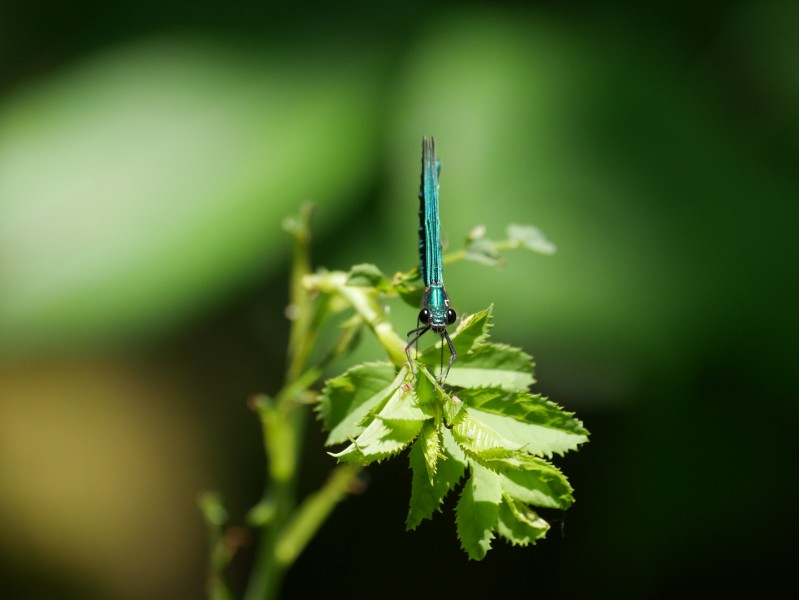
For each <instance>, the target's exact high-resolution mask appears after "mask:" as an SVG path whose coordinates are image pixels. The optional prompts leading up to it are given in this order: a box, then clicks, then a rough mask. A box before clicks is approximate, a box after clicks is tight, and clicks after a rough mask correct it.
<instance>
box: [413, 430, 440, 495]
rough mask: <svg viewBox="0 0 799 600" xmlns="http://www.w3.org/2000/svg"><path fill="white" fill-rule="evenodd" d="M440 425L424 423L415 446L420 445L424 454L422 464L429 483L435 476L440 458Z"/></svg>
mask: <svg viewBox="0 0 799 600" xmlns="http://www.w3.org/2000/svg"><path fill="white" fill-rule="evenodd" d="M439 425H440V423H435V422H433V421H425V422H424V425H422V431H421V433H420V434H419V441H418V442H417V443H416V444H415V445H417V446H418V445H421V447H422V453H423V454H424V463H425V467H427V476H428V477H429V478H430V481H431V482H432V481H433V478H434V477H435V475H436V470H437V467H438V462H439V458H440V457H441V432H440V429H439Z"/></svg>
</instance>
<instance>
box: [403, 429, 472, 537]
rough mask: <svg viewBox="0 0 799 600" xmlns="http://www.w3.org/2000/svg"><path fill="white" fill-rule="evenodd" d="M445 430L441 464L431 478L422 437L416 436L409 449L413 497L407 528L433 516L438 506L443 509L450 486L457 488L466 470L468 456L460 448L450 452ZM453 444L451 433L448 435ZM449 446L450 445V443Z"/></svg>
mask: <svg viewBox="0 0 799 600" xmlns="http://www.w3.org/2000/svg"><path fill="white" fill-rule="evenodd" d="M448 433H449V432H448V431H446V430H444V431H443V434H444V435H443V437H444V445H445V448H444V449H443V451H442V456H441V459H440V460H439V461H438V468H437V469H436V473H435V476H434V477H433V479H432V481H431V480H430V477H429V471H428V468H427V464H426V459H425V456H424V449H423V447H422V446H423V443H422V440H421V439H420V440H417V442H416V443H415V444H414V445H413V447H412V448H411V451H410V463H411V469H412V470H413V479H412V482H411V501H410V506H409V508H408V519H407V521H406V527H407V529H409V530H410V529H416V527H418V525H419V523H421V522H422V521H423V520H425V519H430V518H431V517H432V516H433V513H434V512H435V511H436V510H441V504H442V503H443V501H444V498H445V497H446V495H447V494H448V493H449V491H450V490H452V489H454V488H455V486H456V485H458V482H459V481H460V479H461V477H462V476H463V472H464V471H465V470H466V459H465V457H464V456H463V453H462V452H461V451H460V449H457V446H456V450H455V452H454V453H453V452H451V451H450V450H449V449H448V448H447V447H446V446H448V444H447V434H448ZM449 439H450V442H451V446H455V444H454V442H452V436H449ZM451 446H450V447H451Z"/></svg>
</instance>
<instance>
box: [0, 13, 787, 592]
mask: <svg viewBox="0 0 799 600" xmlns="http://www.w3.org/2000/svg"><path fill="white" fill-rule="evenodd" d="M796 31H799V5H797V4H796V3H795V2H788V1H784V2H779V1H772V0H768V1H764V2H742V1H731V2H722V1H715V2H714V1H710V2H703V3H694V2H687V1H678V2H676V3H670V4H669V5H668V6H666V5H658V6H657V7H649V6H648V5H647V7H644V6H642V5H639V3H635V2H631V1H630V2H613V3H603V4H602V5H595V4H594V3H590V2H581V1H574V2H566V3H555V2H545V1H539V2H532V3H528V4H522V3H513V2H495V3H479V2H466V3H463V2H461V3H455V2H450V3H437V4H435V5H433V4H431V3H426V2H415V1H406V2H403V3H393V4H386V5H379V4H375V3H367V2H339V3H335V4H332V5H328V4H321V3H320V4H318V5H307V6H296V5H292V4H290V3H280V4H276V5H275V6H269V5H267V4H260V5H251V4H249V3H243V2H229V3H226V4H224V5H219V6H217V5H215V4H213V3H197V2H185V1H179V0H163V1H162V2H159V3H156V4H152V5H146V4H142V3H138V2H131V1H129V0H123V1H121V2H116V3H112V4H108V3H99V2H92V1H80V0H79V1H77V2H71V3H66V4H65V3H56V2H47V1H44V2H27V3H23V2H19V1H11V2H6V3H4V4H3V5H2V6H0V524H1V525H2V526H0V596H2V597H3V598H33V597H48V598H83V599H85V598H89V599H91V598H114V599H117V598H119V599H123V600H127V599H130V600H136V599H145V598H146V599H161V598H163V599H173V598H198V597H201V595H202V593H203V592H202V589H203V582H204V576H205V575H204V574H205V552H206V548H205V530H204V527H203V524H202V522H201V518H200V515H199V511H198V510H197V508H196V496H197V493H198V492H199V491H200V490H203V489H218V490H220V491H222V492H223V494H224V495H225V497H226V498H227V499H228V502H229V505H230V508H231V511H232V513H233V515H234V518H235V519H236V520H238V521H241V519H242V518H243V514H244V512H245V511H246V509H247V508H248V507H249V506H251V505H252V504H254V503H255V502H256V501H257V499H258V497H259V495H260V492H261V485H262V477H261V471H262V469H263V464H262V458H261V449H260V448H261V446H260V438H259V435H260V432H259V428H258V424H257V422H256V419H255V417H254V415H253V414H252V413H250V412H249V411H248V410H247V408H246V404H245V402H246V399H247V397H249V396H250V395H251V394H253V393H255V392H261V391H263V392H267V393H269V392H274V391H275V390H277V389H278V388H279V386H280V381H281V373H282V369H283V366H284V364H283V361H284V358H283V356H284V352H285V343H286V333H287V324H286V321H285V318H284V306H285V304H286V298H287V292H286V280H287V275H288V266H287V259H288V249H289V241H288V238H287V236H286V235H284V234H283V233H282V231H281V226H280V224H281V221H282V219H283V218H284V217H285V216H286V215H290V214H293V213H295V212H296V211H297V209H298V207H299V206H300V204H301V203H303V202H305V201H313V202H314V203H316V204H317V206H318V210H317V212H316V217H315V223H314V227H315V240H314V248H313V250H314V254H315V256H316V258H317V263H318V264H319V265H320V266H325V267H327V268H330V269H346V268H348V267H349V266H350V265H351V264H353V263H357V262H373V263H376V264H377V265H379V266H380V267H381V268H382V269H383V270H384V271H386V272H389V273H390V272H393V271H395V270H398V269H407V268H410V267H411V266H413V265H414V264H415V263H416V227H417V222H416V219H417V216H416V211H417V208H418V206H417V199H416V193H417V190H418V178H419V163H420V141H421V138H422V135H435V136H436V138H437V142H438V150H439V154H440V157H441V159H442V163H443V170H442V178H441V198H442V199H441V211H442V222H443V229H444V234H445V236H446V237H447V238H448V239H449V240H450V245H451V246H452V247H456V248H457V247H459V245H460V240H461V239H462V238H463V237H464V236H465V235H466V233H467V231H468V230H469V229H470V228H471V227H472V226H474V225H476V224H478V223H483V224H485V225H486V226H487V227H488V235H489V236H493V237H494V238H500V237H501V236H502V234H503V232H504V227H505V225H507V224H508V223H511V222H518V223H532V224H535V225H537V226H538V227H540V228H541V229H542V230H543V231H544V232H545V233H546V234H547V236H548V237H549V238H550V239H551V240H553V241H554V242H555V243H556V244H557V246H558V253H557V254H556V255H555V256H553V257H542V256H538V255H532V254H525V253H522V252H516V253H512V254H509V255H508V257H507V258H508V263H507V266H506V267H505V268H503V269H500V270H492V269H488V268H485V267H482V266H479V265H474V264H466V263H459V264H457V265H453V266H452V267H451V268H449V269H448V270H447V274H446V275H447V289H448V291H449V293H450V296H451V298H452V300H453V302H454V306H455V308H456V309H457V310H458V311H459V313H466V312H472V311H476V310H479V309H481V308H484V307H485V306H486V305H488V304H489V303H491V302H493V303H494V304H495V315H496V327H495V329H494V339H496V340H497V341H502V342H506V343H512V344H517V345H520V346H522V347H524V348H525V349H526V350H527V351H528V352H530V353H532V354H534V355H535V357H536V363H537V375H538V379H539V381H540V383H539V384H538V386H537V391H541V392H544V393H546V394H548V395H549V396H550V397H551V398H552V399H554V400H556V401H557V402H559V403H560V404H562V405H564V406H565V407H566V408H567V409H569V410H575V411H577V412H578V415H579V416H580V417H581V418H583V420H584V421H585V423H586V425H587V427H588V428H589V429H590V430H591V432H592V439H591V443H590V444H588V445H587V446H585V447H584V448H583V450H582V451H581V452H580V453H578V454H576V455H574V456H569V457H567V458H566V459H561V460H559V461H557V462H558V464H559V465H560V466H562V467H563V468H564V469H565V471H566V473H567V474H568V475H569V477H570V478H571V480H572V483H573V484H574V486H575V488H576V497H577V503H576V504H575V506H574V507H573V508H572V509H571V510H569V511H568V512H567V513H566V514H565V515H564V516H563V517H561V516H558V515H549V516H550V517H551V518H552V519H554V521H553V522H554V527H553V530H552V531H551V532H550V534H549V536H548V539H547V540H546V541H544V542H542V543H540V544H539V545H538V546H536V547H534V548H528V549H514V548H510V547H507V546H504V545H503V544H502V543H501V542H499V541H497V542H496V543H495V550H494V551H492V552H491V553H489V555H488V557H487V559H486V560H485V561H483V562H482V563H474V562H468V561H467V560H466V556H465V554H464V553H463V552H462V551H461V550H460V549H459V548H458V544H457V540H456V537H455V527H454V523H453V518H452V510H451V506H450V508H448V509H447V510H445V514H444V515H439V516H438V517H437V518H436V520H435V521H434V522H432V523H425V524H424V525H423V526H422V527H421V528H420V529H419V530H418V531H417V532H414V533H410V534H406V533H405V532H404V518H405V510H406V507H407V501H408V497H409V489H410V487H409V486H410V472H409V470H408V469H407V463H406V462H405V460H404V459H399V460H396V461H392V462H389V463H386V464H384V465H381V466H379V467H375V468H372V469H370V471H369V476H370V485H369V488H368V490H367V491H366V493H364V494H363V495H361V496H357V497H354V498H352V499H350V500H348V501H347V502H345V503H344V504H343V505H341V506H340V507H339V508H338V509H337V510H336V512H335V513H334V515H333V517H332V519H331V520H330V521H329V522H328V523H327V524H326V525H325V527H324V528H323V529H322V531H321V532H320V534H319V536H318V537H317V538H316V539H315V540H314V541H313V543H312V544H311V546H310V547H309V548H308V550H307V552H306V553H305V554H304V555H303V556H302V557H301V559H300V561H299V563H298V564H297V565H296V567H295V569H294V570H293V571H291V573H290V574H289V576H288V579H287V581H286V585H285V593H284V597H286V598H301V597H302V598H306V597H311V594H324V596H325V597H328V598H375V597H382V598H405V597H409V596H413V595H415V596H417V597H422V598H426V597H434V595H435V594H447V595H448V597H454V596H455V594H460V595H461V597H478V596H479V595H481V594H483V593H493V594H496V596H494V597H499V596H500V595H506V596H511V597H518V598H527V597H529V598H532V597H540V596H541V595H542V594H547V595H555V596H556V597H561V596H577V595H581V596H584V595H588V594H589V593H614V594H622V595H625V594H629V595H638V596H641V595H643V596H660V595H663V596H665V595H672V594H677V593H681V592H683V591H686V590H689V589H692V588H694V587H699V586H705V587H707V586H712V589H713V590H714V591H715V592H717V593H718V594H722V593H725V592H730V591H740V590H742V589H746V588H748V587H751V588H753V589H757V590H759V591H760V592H761V593H762V592H763V591H764V590H768V589H769V588H771V587H772V586H774V587H776V586H779V585H782V584H785V583H786V582H788V581H789V580H794V579H795V557H794V558H792V556H793V555H792V552H793V550H792V548H793V546H794V539H795V537H796V535H797V533H799V531H797V529H798V528H797V526H796V524H795V519H793V517H792V516H791V515H792V510H793V509H794V508H795V507H796V505H797V491H796V485H795V484H794V481H793V478H794V475H795V473H796V467H795V459H796V458H797V446H798V445H799V444H797V436H796V433H795V431H794V430H795V428H796V427H795V425H794V423H795V419H796V417H797V400H799V398H797V393H796V391H795V385H794V379H795V373H796V366H795V365H796V358H797V356H798V355H799V352H797V345H798V344H799V342H797V340H798V339H799V335H798V334H799V327H798V326H797V325H799V323H797V321H798V320H799V317H797V313H798V312H799V311H797V306H799V293H797V285H796V271H797V265H798V264H799V244H798V243H797V241H796V235H797V234H796V230H797V224H799V219H797V217H799V210H797V200H799V168H797V167H798V166H799V164H798V163H799V160H797V159H798V158H799V110H797V107H798V106H799V36H797V35H796ZM397 309H398V310H396V311H395V312H394V313H392V314H393V315H394V317H395V318H396V325H397V328H398V329H399V330H401V331H404V330H406V329H410V328H411V326H412V325H413V324H414V319H415V317H414V313H415V311H414V310H412V309H410V308H407V309H405V308H403V309H399V307H397ZM375 353H378V354H375ZM359 356H360V357H361V358H382V356H381V355H380V354H379V349H377V347H376V346H374V344H372V345H367V346H366V348H365V349H364V350H363V351H362V352H361V353H360V354H359ZM313 429H314V428H312V430H311V433H310V434H309V437H308V440H307V449H306V462H305V467H304V480H303V481H302V482H301V483H302V487H303V489H304V490H310V489H314V488H315V487H316V486H317V485H318V484H319V483H320V482H321V481H322V480H323V478H324V476H325V474H326V473H327V472H328V471H329V469H330V468H331V466H332V461H333V459H331V458H330V457H329V456H327V455H326V454H325V453H324V452H323V450H322V448H321V439H322V438H321V436H320V434H319V433H318V432H316V431H314V430H313ZM248 558H249V553H248V552H247V551H245V552H243V554H242V555H241V556H240V558H239V560H238V561H237V563H236V564H235V565H234V573H233V576H234V582H235V585H236V586H237V587H238V586H241V584H242V582H243V578H244V577H245V575H246V573H247V560H248ZM408 574H413V576H409V575H408Z"/></svg>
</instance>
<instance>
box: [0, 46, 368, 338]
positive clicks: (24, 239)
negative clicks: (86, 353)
mask: <svg viewBox="0 0 799 600" xmlns="http://www.w3.org/2000/svg"><path fill="white" fill-rule="evenodd" d="M368 76H369V75H368V70H363V69H361V70H359V69H348V70H346V71H343V70H335V71H333V70H331V69H330V68H329V65H327V64H325V63H324V62H323V61H319V62H318V63H316V64H314V63H313V62H312V61H307V62H306V63H300V64H293V65H291V66H290V67H288V66H286V64H285V61H283V62H277V61H276V60H274V59H270V58H268V57H265V56H261V55H259V54H258V52H257V51H255V52H254V51H253V50H252V49H249V50H242V51H237V50H232V49H230V48H229V47H224V46H221V45H214V44H210V43H202V42H199V41H197V40H196V39H195V40H192V41H176V40H170V41H150V42H146V43H140V44H138V45H134V46H130V47H127V48H123V49H117V50H113V51H109V52H107V53H105V54H103V55H100V56H96V57H94V58H92V59H89V60H87V61H85V62H84V63H82V64H78V65H76V66H74V67H73V68H71V70H68V71H65V72H63V73H61V74H59V75H57V76H54V77H52V78H51V79H49V80H46V81H42V82H40V83H39V84H37V85H34V86H32V87H30V88H29V89H27V90H23V91H22V92H20V93H18V94H17V95H16V97H13V98H11V99H9V100H6V101H5V102H4V103H3V104H1V105H0V289H2V294H0V351H3V352H5V353H8V352H17V351H23V350H24V349H25V348H28V349H29V350H30V349H32V348H35V347H41V346H53V345H55V346H58V345H63V344H65V343H70V342H75V341H76V340H81V341H91V340H96V339H97V338H117V337H119V336H124V335H126V334H129V333H130V332H132V331H140V330H142V329H146V328H154V327H158V326H164V325H168V324H172V323H174V322H175V321H179V320H180V319H181V318H183V317H185V315H187V314H188V313H191V312H192V311H196V310H199V309H201V308H202V307H203V306H204V305H208V304H209V303H210V302H213V301H214V298H217V297H219V296H221V295H222V294H224V293H225V292H226V291H229V290H230V289H231V288H232V287H233V286H235V285H237V284H240V283H241V282H242V281H243V280H245V279H246V278H251V277H262V276H263V273H264V272H265V271H266V270H267V269H269V268H271V267H273V266H274V265H276V264H277V263H278V262H279V261H280V260H282V258H283V256H285V253H284V248H286V249H287V248H288V246H289V244H288V243H286V241H285V238H284V234H283V233H282V232H281V230H280V222H281V220H282V218H283V217H284V216H285V215H286V214H288V213H292V212H293V211H294V210H295V208H296V206H297V205H298V204H300V203H301V202H304V201H307V200H309V199H312V200H315V201H317V202H319V203H320V204H325V203H328V202H331V201H334V200H335V201H337V202H340V201H343V200H344V199H345V198H351V197H353V196H354V195H355V194H354V193H353V192H354V191H355V190H356V189H357V187H358V186H359V185H361V184H362V182H363V181H364V180H365V178H366V177H367V173H368V171H369V169H370V168H371V158H370V157H371V156H373V154H374V153H373V152H370V149H371V143H372V140H373V135H374V133H373V131H374V128H373V127H372V122H373V117H374V114H375V113H374V105H373V104H372V102H371V101H372V92H373V87H372V83H373V81H371V80H369V79H368ZM319 213H320V216H321V218H322V220H325V219H330V218H331V217H332V216H334V215H335V214H336V211H322V210H320V211H319Z"/></svg>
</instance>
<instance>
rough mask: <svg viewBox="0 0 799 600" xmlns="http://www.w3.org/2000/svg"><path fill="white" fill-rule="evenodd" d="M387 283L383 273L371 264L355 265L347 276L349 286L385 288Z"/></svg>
mask: <svg viewBox="0 0 799 600" xmlns="http://www.w3.org/2000/svg"><path fill="white" fill-rule="evenodd" d="M387 281H388V280H387V278H386V276H385V275H384V274H383V272H382V271H381V270H380V269H378V268H377V267H376V266H375V265H372V264H369V263H362V264H360V265H355V266H354V267H352V268H351V269H350V272H349V273H348V274H347V285H353V286H360V287H373V288H377V287H382V286H385V285H386V284H387Z"/></svg>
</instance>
